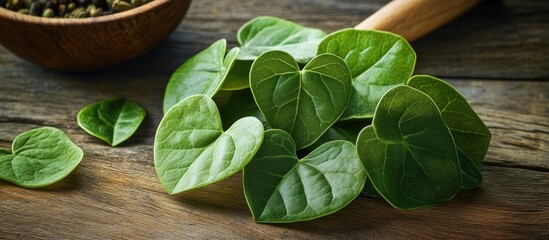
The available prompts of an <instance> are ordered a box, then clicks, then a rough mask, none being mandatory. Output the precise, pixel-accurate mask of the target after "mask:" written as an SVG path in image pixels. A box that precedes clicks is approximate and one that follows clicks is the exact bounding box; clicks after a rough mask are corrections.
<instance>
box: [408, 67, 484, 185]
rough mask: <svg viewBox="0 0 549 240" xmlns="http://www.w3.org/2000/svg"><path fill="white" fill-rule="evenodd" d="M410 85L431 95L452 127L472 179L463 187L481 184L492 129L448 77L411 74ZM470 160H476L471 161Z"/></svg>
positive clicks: (464, 173)
mask: <svg viewBox="0 0 549 240" xmlns="http://www.w3.org/2000/svg"><path fill="white" fill-rule="evenodd" d="M408 85H409V86H410V87H413V88H415V89H418V90H420V91H422V92H423V93H425V94H427V95H429V97H431V98H432V99H433V101H434V102H435V104H436V105H437V106H438V108H439V109H440V113H441V114H442V119H443V120H444V123H446V125H447V126H448V128H450V131H451V132H452V135H453V137H454V141H455V142H456V146H457V148H458V150H460V154H459V156H460V162H461V165H462V169H463V177H464V179H469V180H470V181H467V182H466V181H464V185H466V183H467V186H463V188H465V189H472V188H475V187H477V186H478V185H480V183H481V182H482V175H481V174H480V170H479V169H478V166H479V165H480V163H481V162H482V160H484V157H485V156H486V152H488V146H489V145H490V138H491V136H492V135H491V134H490V130H488V128H487V127H486V125H485V124H484V122H483V121H482V120H481V119H480V117H479V116H478V115H477V114H476V113H475V111H474V110H473V108H471V106H470V105H469V103H467V100H465V98H464V97H463V96H462V95H461V94H460V93H459V92H458V91H457V90H456V89H455V88H454V87H452V86H451V85H450V84H448V83H446V82H445V81H443V80H440V79H438V78H435V77H432V76H426V75H417V76H413V77H412V78H410V80H409V81H408ZM469 161H471V162H472V163H471V164H469V163H468V162H469ZM473 165H476V166H473ZM466 168H468V169H466ZM471 178H475V179H474V180H473V179H471ZM475 183H476V185H474V184H475Z"/></svg>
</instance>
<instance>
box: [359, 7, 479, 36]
mask: <svg viewBox="0 0 549 240" xmlns="http://www.w3.org/2000/svg"><path fill="white" fill-rule="evenodd" d="M479 2H480V0H449V1H444V0H394V1H392V2H390V3H388V4H387V5H385V6H384V7H383V8H381V9H380V10H379V11H377V12H376V13H374V14H372V15H371V16H370V17H368V18H367V19H366V20H364V21H363V22H361V23H359V24H358V25H356V27H355V29H376V30H384V31H389V32H393V33H396V34H399V35H401V36H403V37H404V38H406V40H408V41H413V40H415V39H418V38H420V37H422V36H423V35H425V34H427V33H429V32H431V31H433V30H435V29H436V28H438V27H440V26H441V25H443V24H445V23H447V22H448V21H450V20H452V19H454V18H455V17H457V16H459V15H460V14H462V13H464V12H465V11H467V10H469V9H470V8H471V7H473V6H475V5H476V4H477V3H479Z"/></svg>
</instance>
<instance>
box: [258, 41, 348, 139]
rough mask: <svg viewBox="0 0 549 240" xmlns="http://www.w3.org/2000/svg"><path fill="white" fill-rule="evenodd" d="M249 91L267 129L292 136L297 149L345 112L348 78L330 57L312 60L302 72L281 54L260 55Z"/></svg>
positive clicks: (336, 59) (342, 66) (344, 67)
mask: <svg viewBox="0 0 549 240" xmlns="http://www.w3.org/2000/svg"><path fill="white" fill-rule="evenodd" d="M250 88H251V90H252V93H253V95H254V98H255V101H256V103H257V106H258V107H259V109H260V110H261V112H262V113H263V115H264V116H265V119H266V120H267V122H268V123H269V125H270V126H271V127H273V128H279V129H282V130H284V131H286V132H288V133H290V134H291V135H292V137H293V138H294V140H295V142H296V145H297V147H298V149H301V148H304V147H307V146H308V145H310V144H312V143H314V142H315V141H316V140H317V139H318V138H319V137H320V136H321V135H322V134H323V133H324V132H325V131H326V130H327V129H328V128H329V127H330V126H332V124H334V123H335V122H336V121H337V120H338V119H339V117H340V116H341V114H343V112H344V111H345V108H346V107H347V104H348V103H349V98H350V96H351V75H350V73H349V68H348V67H347V65H346V64H345V62H343V60H342V59H341V58H339V57H337V56H335V55H332V54H323V55H319V56H317V57H315V58H314V59H313V60H311V62H309V63H308V64H307V65H306V66H305V67H304V68H303V70H301V71H300V70H299V66H298V64H297V62H296V61H295V60H294V59H293V58H292V56H291V55H289V54H288V53H285V52H282V51H270V52H266V53H264V54H262V55H261V56H260V57H259V58H257V60H256V61H255V62H254V63H253V65H252V70H251V72H250Z"/></svg>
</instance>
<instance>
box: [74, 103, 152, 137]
mask: <svg viewBox="0 0 549 240" xmlns="http://www.w3.org/2000/svg"><path fill="white" fill-rule="evenodd" d="M146 114H147V112H146V111H145V109H144V108H143V107H141V106H140V105H139V104H137V103H136V102H134V101H130V100H125V99H110V100H105V101H100V102H96V103H92V104H90V105H88V106H86V107H85V108H83V109H82V110H80V112H79V113H78V116H77V121H78V125H79V126H80V127H81V128H82V129H84V131H86V132H87V133H89V134H90V135H92V136H94V137H97V138H99V139H101V140H103V141H105V142H107V143H108V144H110V145H111V146H113V147H114V146H116V145H118V144H120V143H122V142H124V141H126V140H127V139H128V138H130V137H131V136H132V135H133V134H134V133H135V131H137V128H139V125H141V122H142V121H143V119H144V118H145V115H146Z"/></svg>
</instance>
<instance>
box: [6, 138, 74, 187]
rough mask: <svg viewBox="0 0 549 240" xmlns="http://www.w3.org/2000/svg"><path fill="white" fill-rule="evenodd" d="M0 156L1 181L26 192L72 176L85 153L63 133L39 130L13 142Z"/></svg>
mask: <svg viewBox="0 0 549 240" xmlns="http://www.w3.org/2000/svg"><path fill="white" fill-rule="evenodd" d="M12 152H13V153H9V152H7V151H2V153H1V154H0V178H1V179H4V180H6V181H8V182H12V183H15V184H17V185H19V186H22V187H26V188H37V187H44V186H48V185H51V184H53V183H55V182H57V181H59V180H61V179H63V178H64V177H66V176H67V175H69V173H71V172H72V171H73V170H74V169H75V168H76V166H78V164H79V163H80V161H81V160H82V157H83V156H84V153H83V152H82V149H80V148H79V147H78V146H76V145H75V144H74V143H73V142H72V141H71V140H70V138H69V137H68V136H67V135H65V133H63V131H61V130H59V129H56V128H52V127H42V128H37V129H33V130H30V131H27V132H24V133H22V134H21V135H19V136H17V137H16V138H15V140H13V144H12Z"/></svg>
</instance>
